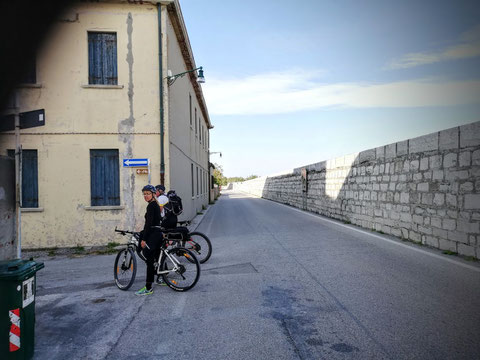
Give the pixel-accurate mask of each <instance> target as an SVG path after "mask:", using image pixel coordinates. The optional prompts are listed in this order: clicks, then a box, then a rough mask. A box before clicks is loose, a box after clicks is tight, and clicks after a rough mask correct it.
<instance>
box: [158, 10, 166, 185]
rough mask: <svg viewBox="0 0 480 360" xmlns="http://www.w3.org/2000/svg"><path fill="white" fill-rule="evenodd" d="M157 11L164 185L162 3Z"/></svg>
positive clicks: (162, 179)
mask: <svg viewBox="0 0 480 360" xmlns="http://www.w3.org/2000/svg"><path fill="white" fill-rule="evenodd" d="M157 11H158V68H159V81H158V82H159V91H160V184H162V185H165V151H164V148H165V145H164V141H165V140H164V137H165V131H164V126H165V113H164V109H163V108H164V106H163V105H164V104H163V65H162V59H163V46H162V4H157Z"/></svg>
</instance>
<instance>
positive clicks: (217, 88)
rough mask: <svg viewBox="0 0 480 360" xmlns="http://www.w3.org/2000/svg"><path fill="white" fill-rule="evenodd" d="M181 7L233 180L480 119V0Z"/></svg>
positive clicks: (269, 0) (317, 0) (216, 142)
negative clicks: (479, 0) (202, 73)
mask: <svg viewBox="0 0 480 360" xmlns="http://www.w3.org/2000/svg"><path fill="white" fill-rule="evenodd" d="M180 4H181V7H182V12H183V16H184V19H185V23H186V26H187V30H188V33H189V38H190V43H191V45H192V48H193V52H194V56H195V61H196V63H197V66H203V67H204V70H205V78H206V83H205V84H203V85H202V88H203V91H204V95H205V99H206V101H207V106H208V109H209V114H210V118H211V121H212V123H213V125H214V126H215V128H214V129H213V130H211V132H210V134H211V141H210V148H211V151H221V152H222V155H223V156H222V157H221V158H220V157H219V156H218V155H216V154H214V155H212V156H211V161H212V162H214V163H218V164H220V165H221V166H222V167H223V169H224V174H225V175H226V176H244V177H246V176H248V175H252V174H255V175H269V174H275V173H278V172H282V171H285V170H290V169H293V168H294V167H299V166H302V165H307V164H311V163H315V162H318V161H322V160H327V159H330V158H334V157H336V156H341V155H346V154H351V153H355V152H359V151H362V150H366V149H370V148H373V147H377V146H381V145H386V144H390V143H393V142H396V141H401V140H405V139H408V138H412V137H416V136H420V135H424V134H428V133H431V132H434V131H438V130H442V129H447V128H450V127H454V126H458V125H462V124H467V123H471V122H474V121H478V120H480V5H478V1H462V0H461V1H442V0H436V1H433V0H423V1H418V0H417V1H411V0H406V1H388V0H383V1H380V0H378V1H368V0H366V1H354V0H352V1H341V0H338V1H323V0H297V1H291V0H289V1H286V0H256V1H253V0H246V1H224V0H223V1H222V0H210V1H198V0H180Z"/></svg>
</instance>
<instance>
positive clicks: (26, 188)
mask: <svg viewBox="0 0 480 360" xmlns="http://www.w3.org/2000/svg"><path fill="white" fill-rule="evenodd" d="M7 153H8V156H10V157H13V158H14V157H15V150H8V152H7ZM37 207H38V155H37V150H22V208H37Z"/></svg>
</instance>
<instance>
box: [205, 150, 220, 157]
mask: <svg viewBox="0 0 480 360" xmlns="http://www.w3.org/2000/svg"><path fill="white" fill-rule="evenodd" d="M213 154H220V157H222V152H221V151H212V152H209V153H208V155H213Z"/></svg>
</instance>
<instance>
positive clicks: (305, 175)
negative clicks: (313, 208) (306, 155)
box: [301, 168, 308, 192]
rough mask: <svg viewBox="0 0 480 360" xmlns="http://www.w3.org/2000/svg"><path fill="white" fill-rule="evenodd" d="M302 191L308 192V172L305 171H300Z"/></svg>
mask: <svg viewBox="0 0 480 360" xmlns="http://www.w3.org/2000/svg"><path fill="white" fill-rule="evenodd" d="M301 174H302V191H303V192H307V190H308V172H307V169H305V168H303V169H302V173H301Z"/></svg>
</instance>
